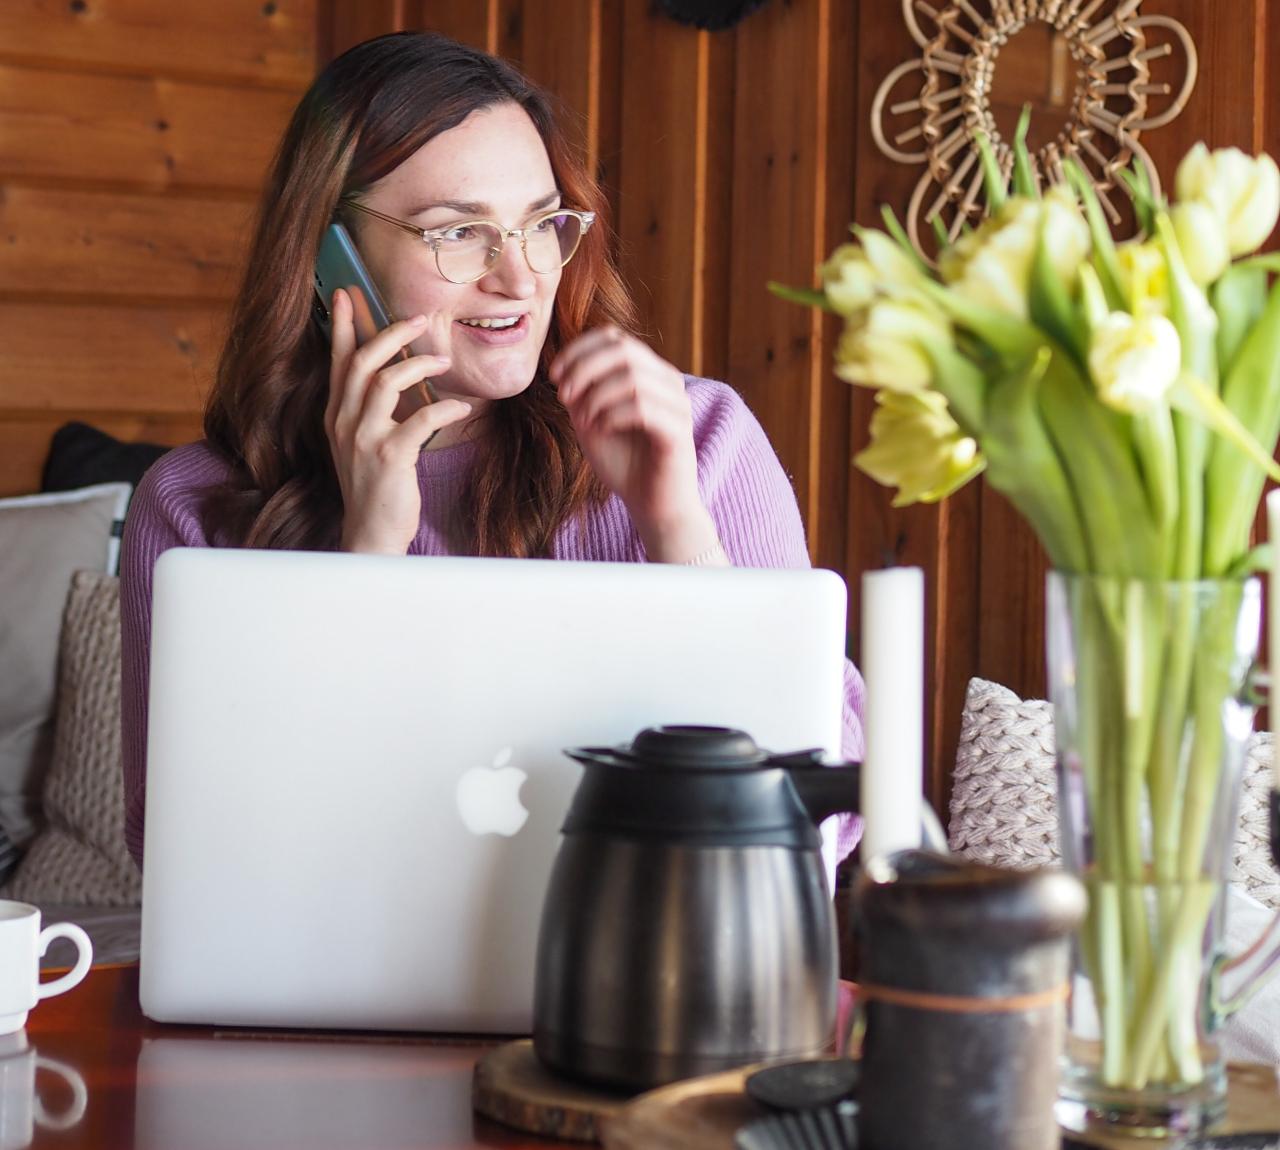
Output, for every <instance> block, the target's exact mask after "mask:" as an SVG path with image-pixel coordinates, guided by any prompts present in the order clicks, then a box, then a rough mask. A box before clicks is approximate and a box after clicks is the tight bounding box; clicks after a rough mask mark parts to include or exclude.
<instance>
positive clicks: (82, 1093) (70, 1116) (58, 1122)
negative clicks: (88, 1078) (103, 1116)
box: [33, 1058, 89, 1130]
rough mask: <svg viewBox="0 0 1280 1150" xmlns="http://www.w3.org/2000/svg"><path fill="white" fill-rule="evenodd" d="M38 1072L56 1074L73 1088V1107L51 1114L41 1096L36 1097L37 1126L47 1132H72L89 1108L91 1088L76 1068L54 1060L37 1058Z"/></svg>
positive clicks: (35, 1114) (35, 1116)
mask: <svg viewBox="0 0 1280 1150" xmlns="http://www.w3.org/2000/svg"><path fill="white" fill-rule="evenodd" d="M36 1070H37V1071H40V1070H47V1071H49V1072H50V1073H51V1074H56V1075H58V1077H59V1078H61V1079H63V1080H64V1081H65V1082H66V1084H67V1085H68V1086H70V1087H71V1105H70V1106H68V1107H67V1108H66V1109H65V1110H64V1111H63V1112H62V1113H61V1114H50V1113H49V1112H48V1111H47V1110H46V1109H45V1108H44V1103H43V1102H42V1101H41V1100H40V1095H39V1094H37V1095H36V1097H35V1105H34V1107H33V1116H34V1118H35V1121H36V1124H37V1125H38V1126H43V1127H44V1128H45V1129H46V1130H70V1129H71V1127H73V1126H75V1125H76V1124H77V1123H78V1122H79V1121H80V1119H82V1118H83V1117H84V1112H85V1110H86V1109H87V1108H88V1106H89V1088H88V1087H87V1086H86V1085H85V1084H84V1078H82V1077H81V1075H80V1071H78V1070H77V1069H75V1067H73V1066H68V1065H67V1064H66V1063H65V1062H59V1061H57V1059H54V1058H37V1059H36Z"/></svg>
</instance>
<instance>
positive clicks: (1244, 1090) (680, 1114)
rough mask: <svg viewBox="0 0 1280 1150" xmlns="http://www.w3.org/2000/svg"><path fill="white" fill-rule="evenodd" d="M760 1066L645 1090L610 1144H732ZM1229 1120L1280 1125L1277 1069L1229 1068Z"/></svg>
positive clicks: (620, 1114) (719, 1147) (1119, 1147)
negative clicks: (745, 1089) (748, 1082)
mask: <svg viewBox="0 0 1280 1150" xmlns="http://www.w3.org/2000/svg"><path fill="white" fill-rule="evenodd" d="M756 1069H758V1068H757V1067H754V1066H750V1067H745V1068H744V1069H742V1070H731V1071H726V1072H725V1073H723V1074H713V1075H709V1076H708V1077H706V1078H693V1079H690V1080H688V1081H686V1082H676V1083H674V1084H672V1085H671V1086H663V1087H661V1088H659V1089H657V1090H651V1091H650V1092H649V1093H648V1094H642V1095H640V1097H638V1098H637V1099H635V1100H634V1101H633V1102H631V1103H629V1104H628V1105H626V1106H624V1107H622V1108H621V1109H620V1110H619V1111H617V1112H616V1113H615V1114H613V1115H612V1116H611V1117H609V1118H608V1119H607V1120H606V1121H605V1122H604V1124H603V1130H602V1134H603V1140H604V1146H605V1148H606V1150H733V1137H734V1134H735V1133H736V1132H737V1131H738V1129H739V1127H741V1126H743V1125H745V1124H746V1123H747V1122H750V1121H751V1120H752V1119H754V1118H759V1117H762V1116H763V1115H764V1113H765V1111H764V1109H763V1108H762V1107H760V1106H758V1105H757V1104H756V1103H755V1102H753V1101H752V1100H751V1099H750V1098H748V1097H747V1096H746V1095H745V1094H744V1093H743V1083H744V1082H745V1081H746V1079H747V1076H748V1075H749V1074H751V1073H752V1072H753V1071H754V1070H756ZM1227 1080H1228V1096H1227V1120H1226V1123H1225V1125H1224V1126H1223V1128H1222V1130H1220V1131H1216V1133H1222V1134H1246V1133H1250V1132H1252V1131H1258V1130H1280V1089H1277V1081H1276V1071H1275V1070H1274V1069H1273V1068H1272V1067H1270V1066H1263V1065H1258V1064H1254V1063H1238V1064H1237V1063H1233V1064H1232V1065H1230V1066H1229V1067H1228V1070H1227ZM1070 1137H1071V1138H1073V1139H1074V1140H1075V1141H1076V1143H1077V1144H1079V1145H1085V1146H1093V1147H1097V1148H1098V1150H1158V1147H1160V1146H1163V1145H1167V1144H1166V1143H1164V1142H1162V1141H1156V1140H1152V1139H1150V1138H1123V1137H1114V1136H1106V1137H1103V1136H1100V1135H1079V1134H1072V1135H1070Z"/></svg>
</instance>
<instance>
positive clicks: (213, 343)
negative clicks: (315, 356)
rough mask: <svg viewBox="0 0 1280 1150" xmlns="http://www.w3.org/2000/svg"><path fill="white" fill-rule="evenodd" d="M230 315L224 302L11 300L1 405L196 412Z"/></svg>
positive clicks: (9, 410) (1, 311)
mask: <svg viewBox="0 0 1280 1150" xmlns="http://www.w3.org/2000/svg"><path fill="white" fill-rule="evenodd" d="M225 324H226V315H225V311H224V309H222V308H221V307H202V306H191V307H139V306H133V305H129V306H116V307H112V306H103V305H96V304H95V305H89V304H85V305H74V306H51V305H49V304H45V303H5V304H3V305H0V352H2V355H3V358H2V359H0V414H3V415H4V416H6V417H10V416H13V415H15V414H18V413H21V412H23V411H27V412H32V413H41V414H48V413H52V412H60V413H62V414H63V415H64V416H65V417H66V418H74V417H75V416H76V414H77V413H78V412H82V411H96V412H120V413H128V414H129V415H130V416H131V417H134V416H141V415H145V414H165V415H190V414H193V413H195V412H197V411H199V410H200V409H201V407H202V406H203V404H204V399H205V395H206V394H207V391H208V387H209V384H210V382H211V381H212V379H213V369H214V363H215V361H216V358H217V354H218V351H219V348H220V346H221V343H222V336H223V332H224V330H225Z"/></svg>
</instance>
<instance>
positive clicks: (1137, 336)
mask: <svg viewBox="0 0 1280 1150" xmlns="http://www.w3.org/2000/svg"><path fill="white" fill-rule="evenodd" d="M1181 369H1182V344H1181V342H1180V341H1179V339H1178V329H1177V328H1175V327H1174V326H1173V324H1172V323H1170V322H1169V320H1167V319H1166V318H1165V317H1164V316H1162V315H1138V316H1131V315H1129V314H1128V313H1127V312H1122V311H1117V312H1112V313H1111V314H1110V315H1109V316H1108V317H1107V318H1106V319H1105V320H1103V321H1102V323H1100V324H1098V325H1097V326H1096V327H1095V328H1094V330H1093V337H1092V342H1091V345H1090V348H1089V373H1090V374H1091V375H1092V376H1093V383H1094V386H1095V387H1096V388H1097V390H1098V397H1099V398H1100V399H1101V400H1102V402H1103V403H1105V404H1106V405H1107V406H1108V407H1113V408H1115V409H1116V410H1118V411H1125V412H1129V413H1130V414H1135V415H1136V414H1142V413H1144V412H1148V411H1150V410H1152V409H1153V408H1154V407H1156V406H1158V405H1159V404H1161V403H1163V402H1164V401H1165V397H1166V395H1167V394H1168V392H1169V389H1170V388H1171V387H1172V386H1173V385H1174V383H1175V381H1176V380H1177V378H1178V374H1179V372H1180V371H1181Z"/></svg>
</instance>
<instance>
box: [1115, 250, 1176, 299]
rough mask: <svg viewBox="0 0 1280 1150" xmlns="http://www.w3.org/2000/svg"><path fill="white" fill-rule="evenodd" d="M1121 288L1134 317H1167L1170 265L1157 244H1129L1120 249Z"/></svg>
mask: <svg viewBox="0 0 1280 1150" xmlns="http://www.w3.org/2000/svg"><path fill="white" fill-rule="evenodd" d="M1116 260H1117V262H1118V263H1119V265H1120V278H1121V284H1122V286H1123V287H1124V289H1125V294H1126V295H1127V296H1128V297H1129V310H1130V311H1132V312H1133V314H1134V315H1146V314H1158V315H1164V314H1166V313H1167V312H1168V310H1169V265H1168V264H1167V262H1166V261H1165V258H1164V252H1162V251H1161V250H1160V248H1159V247H1158V246H1157V245H1156V244H1154V243H1145V244H1140V243H1128V244H1122V245H1121V246H1120V247H1119V248H1117V249H1116Z"/></svg>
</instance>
